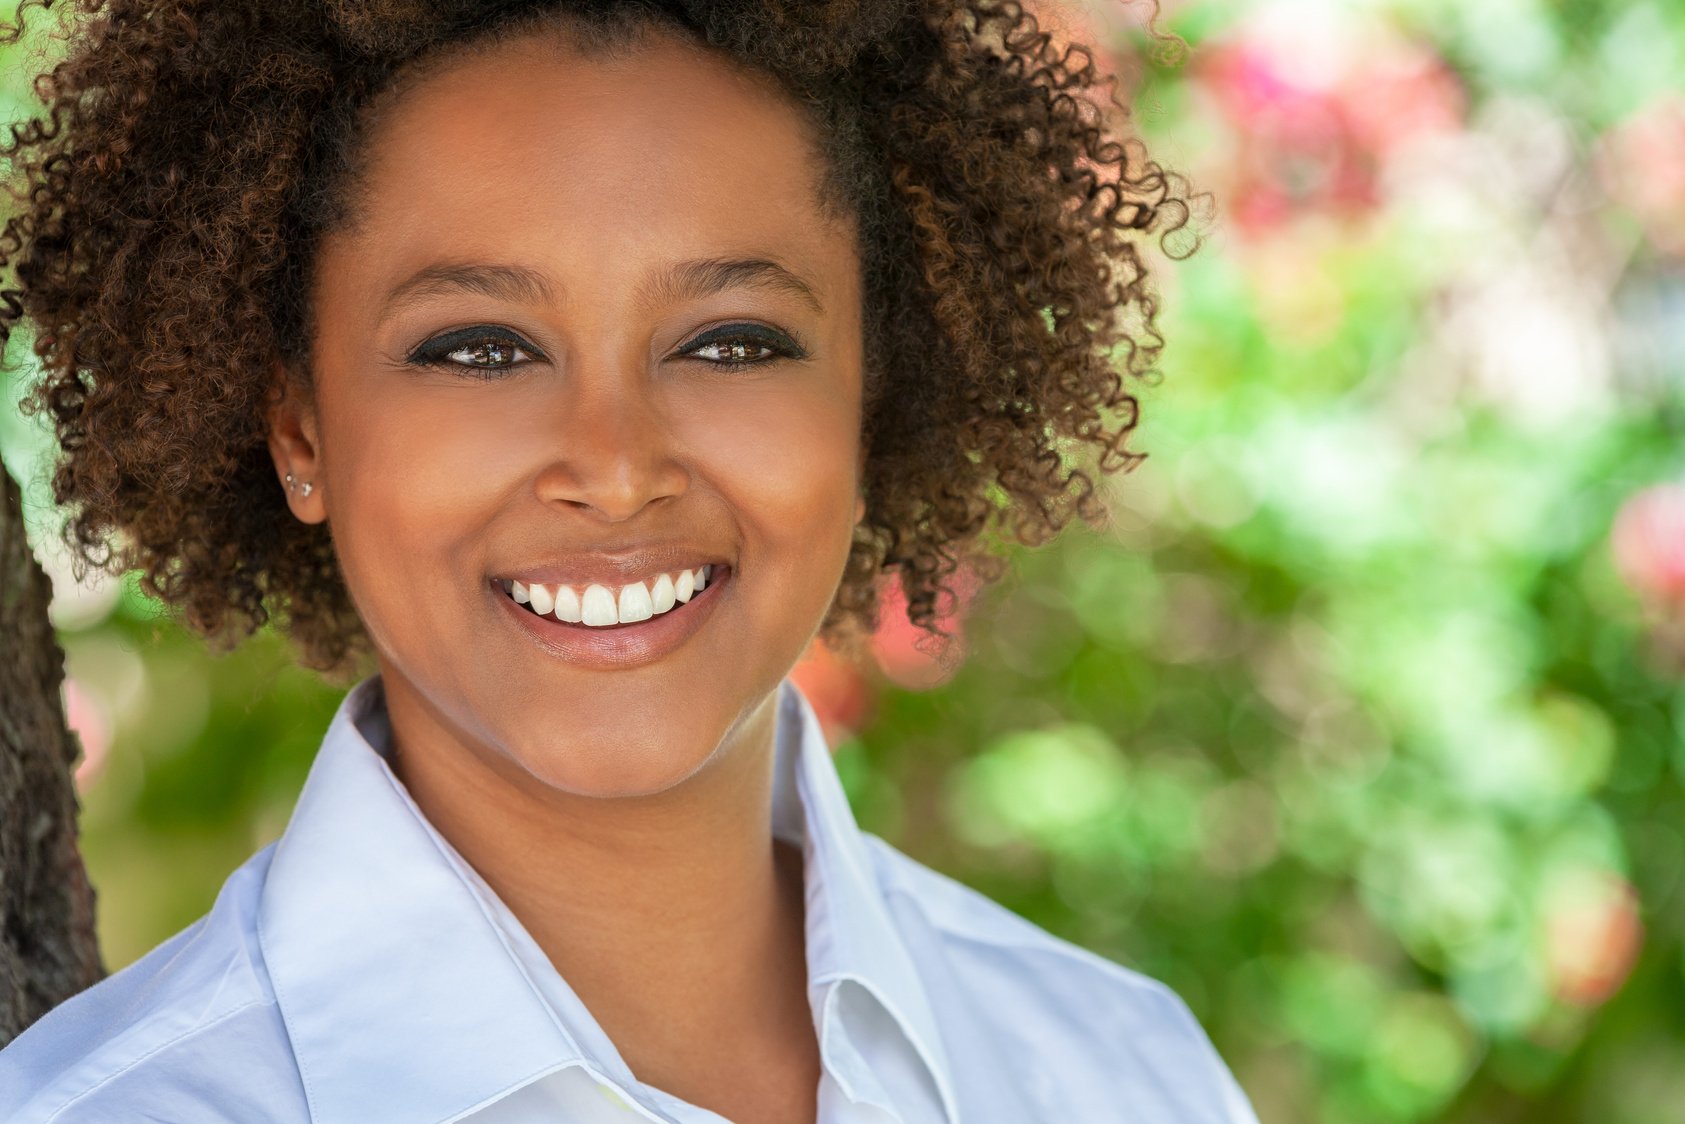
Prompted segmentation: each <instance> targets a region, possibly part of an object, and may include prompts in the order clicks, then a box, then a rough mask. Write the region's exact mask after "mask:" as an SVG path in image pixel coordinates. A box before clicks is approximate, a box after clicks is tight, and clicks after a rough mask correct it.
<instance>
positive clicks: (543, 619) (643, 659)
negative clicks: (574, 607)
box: [488, 564, 734, 668]
mask: <svg viewBox="0 0 1685 1124" xmlns="http://www.w3.org/2000/svg"><path fill="white" fill-rule="evenodd" d="M707 570H708V572H707V573H706V574H705V575H704V584H703V587H702V589H701V591H700V592H694V591H693V592H692V593H691V595H690V597H689V599H688V600H686V601H679V600H678V599H677V588H675V591H674V602H673V604H672V605H671V606H670V607H669V608H667V609H665V610H663V611H662V612H659V613H656V612H654V611H653V607H654V604H655V593H654V592H652V591H650V590H649V586H650V585H652V584H654V583H653V582H647V581H646V582H643V583H636V584H638V585H639V586H640V587H642V588H643V589H644V590H645V596H647V597H649V599H650V601H651V606H650V608H651V614H650V615H649V616H648V617H641V616H640V613H641V611H642V606H641V605H640V604H639V603H638V595H637V594H636V593H635V592H634V593H632V594H630V595H629V602H630V603H629V604H628V607H629V608H630V609H631V616H632V617H633V618H635V619H632V620H628V621H624V622H622V621H620V620H619V610H620V608H621V606H622V604H623V603H625V602H627V600H628V598H627V597H626V596H623V591H624V590H626V589H627V588H628V587H621V589H620V590H617V591H615V593H614V594H613V600H614V607H615V610H616V623H614V624H612V625H609V624H604V625H596V626H593V625H588V624H586V623H584V621H583V620H580V621H577V622H574V621H565V620H558V619H557V617H556V616H555V612H556V608H555V606H554V605H552V607H551V611H550V613H549V614H548V615H543V616H541V615H539V613H537V612H536V611H535V609H534V606H533V604H532V597H531V592H532V590H531V587H528V590H527V593H528V602H527V604H525V605H522V604H517V603H516V601H515V599H514V597H513V596H512V594H513V588H512V587H513V582H509V583H505V582H503V581H493V582H490V583H488V590H489V592H490V595H491V596H492V597H493V598H495V599H496V601H497V602H498V608H499V609H500V611H501V612H502V613H503V614H504V615H505V616H506V617H508V618H509V619H510V620H511V621H512V622H513V623H514V624H515V625H516V626H517V627H519V628H521V629H522V631H523V632H524V633H525V634H526V635H527V636H528V637H530V638H531V639H533V640H536V641H537V642H538V644H539V646H540V647H541V648H543V649H545V650H546V651H547V652H548V653H549V654H551V655H553V656H556V657H558V658H560V659H563V660H566V661H567V662H569V663H573V664H578V665H583V666H590V667H600V668H629V667H636V666H639V665H642V664H647V663H653V662H654V661H656V660H659V659H660V658H662V657H663V656H665V655H667V654H668V653H669V652H671V651H673V650H674V649H676V648H677V647H679V645H681V644H683V643H684V642H685V641H686V640H688V639H689V638H690V637H691V636H692V635H694V634H695V633H696V631H697V630H698V629H700V628H701V627H702V626H703V625H704V624H705V623H706V622H707V620H708V618H709V617H710V616H712V615H713V612H714V608H715V606H716V605H718V604H719V603H720V602H721V600H722V599H724V598H726V597H727V596H729V593H730V586H731V583H732V579H733V576H734V575H733V573H732V570H731V568H730V567H729V566H725V565H722V564H714V565H712V566H710V567H707ZM676 586H677V583H675V587H676ZM562 588H568V587H562ZM595 588H596V589H597V590H598V592H597V593H592V592H591V587H587V589H586V590H585V591H584V594H583V595H581V596H580V597H579V601H580V606H579V607H580V610H581V614H582V615H583V613H584V611H585V609H586V607H587V604H586V603H587V598H589V600H590V602H592V603H594V611H595V612H596V613H599V614H600V613H601V612H602V610H603V599H604V598H607V597H609V596H610V594H609V593H608V592H607V588H606V587H604V586H597V587H595ZM554 589H555V587H545V592H548V593H551V596H552V597H554V592H553V590H554ZM576 592H577V591H576ZM597 619H601V618H600V616H599V617H598V618H597Z"/></svg>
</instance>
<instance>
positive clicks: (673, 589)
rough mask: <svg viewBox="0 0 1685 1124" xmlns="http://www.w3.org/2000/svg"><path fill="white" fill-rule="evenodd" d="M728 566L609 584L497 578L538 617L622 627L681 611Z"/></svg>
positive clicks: (590, 626)
mask: <svg viewBox="0 0 1685 1124" xmlns="http://www.w3.org/2000/svg"><path fill="white" fill-rule="evenodd" d="M729 573H730V569H729V567H726V566H717V565H715V564H713V563H709V564H707V565H703V566H698V567H696V568H695V569H694V570H675V571H671V572H668V573H662V574H657V575H656V576H654V577H653V578H649V579H646V580H644V581H636V582H632V583H630V584H627V585H618V586H608V585H600V584H597V583H591V584H589V585H584V586H574V585H553V584H539V583H537V582H534V583H532V584H530V585H527V584H523V583H521V582H519V581H514V580H511V579H499V580H497V581H495V582H494V583H493V584H495V585H496V586H497V587H498V589H499V590H501V591H502V593H503V595H504V596H505V597H508V598H509V600H511V601H513V602H514V603H515V604H517V605H519V606H521V607H522V608H523V609H525V610H526V611H527V612H529V613H531V614H533V615H534V616H538V617H543V618H544V619H546V620H554V621H559V622H561V623H562V624H569V625H575V626H578V627H580V628H588V629H605V630H606V629H613V628H623V627H626V626H628V625H636V624H642V623H643V622H645V621H648V620H652V619H654V618H658V617H664V616H667V615H668V614H671V613H677V612H682V611H683V610H684V609H685V607H686V606H687V605H688V604H689V603H690V602H691V601H692V600H694V599H695V598H696V597H697V596H698V595H699V594H701V593H702V592H703V591H704V590H706V589H707V588H708V587H709V586H710V585H717V584H719V583H720V582H722V581H724V580H725V578H726V577H727V575H728V574H729Z"/></svg>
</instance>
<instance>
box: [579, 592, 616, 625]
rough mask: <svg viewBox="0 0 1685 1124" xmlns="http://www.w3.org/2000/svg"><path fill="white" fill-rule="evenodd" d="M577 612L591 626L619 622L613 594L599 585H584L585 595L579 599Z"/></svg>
mask: <svg viewBox="0 0 1685 1124" xmlns="http://www.w3.org/2000/svg"><path fill="white" fill-rule="evenodd" d="M579 613H580V619H581V620H582V621H584V622H585V623H586V624H587V625H589V626H590V627H592V628H602V627H603V626H604V625H611V624H619V623H620V617H619V614H618V613H616V612H615V608H614V594H612V593H610V592H609V591H608V590H607V589H605V588H604V587H602V586H600V585H588V586H586V587H585V596H584V597H581V598H580V599H579Z"/></svg>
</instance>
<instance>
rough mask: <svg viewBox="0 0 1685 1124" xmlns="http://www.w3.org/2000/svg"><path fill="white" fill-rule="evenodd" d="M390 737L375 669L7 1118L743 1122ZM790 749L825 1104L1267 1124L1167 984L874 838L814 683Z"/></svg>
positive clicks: (1183, 1123)
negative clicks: (634, 1029) (636, 1041)
mask: <svg viewBox="0 0 1685 1124" xmlns="http://www.w3.org/2000/svg"><path fill="white" fill-rule="evenodd" d="M389 735H390V726H389V725H388V722H387V718H386V712H385V709H384V700H383V695H382V693H381V686H380V680H379V678H378V677H377V678H371V679H368V680H365V681H364V682H363V683H361V684H359V685H358V686H357V687H355V688H354V689H353V690H352V691H351V692H350V693H349V694H348V695H347V696H346V698H345V700H344V702H343V703H342V704H341V706H340V708H339V712H338V713H337V714H336V715H335V717H334V720H333V723H332V725H331V726H330V727H329V729H328V732H327V734H326V736H325V737H324V739H323V743H322V748H321V751H320V752H319V753H318V755H317V758H316V761H315V763H314V765H313V766H312V768H311V771H310V776H309V779H308V780H307V781H306V783H305V786H304V790H303V792H302V793H301V794H300V796H299V800H298V805H297V807H296V808H295V809H294V812H293V816H292V819H291V821H290V822H289V824H288V826H287V829H286V831H285V833H284V834H283V835H282V836H281V838H280V839H278V840H277V841H276V842H274V843H272V844H270V845H269V846H267V847H265V848H264V849H263V850H261V851H259V852H258V853H257V854H255V855H253V856H252V857H251V858H250V859H249V860H247V861H246V863H245V864H244V865H242V866H241V867H240V868H239V869H238V870H236V871H235V872H234V873H233V874H232V875H230V876H229V878H228V880H227V882H226V883H225V884H224V885H223V888H222V891H221V893H220V894H219V895H218V897H217V900H216V904H215V906H214V907H213V908H212V909H211V911H210V913H209V914H207V915H206V916H204V917H202V918H200V919H199V920H198V921H196V922H194V923H193V924H192V925H191V926H189V927H188V928H187V929H185V930H183V931H182V932H180V933H178V934H176V935H175V936H174V937H171V938H170V939H169V940H167V941H165V942H164V943H163V944H161V945H159V946H158V947H157V948H156V949H154V950H153V951H152V952H150V953H148V954H147V955H146V956H144V957H142V958H141V959H140V960H138V961H136V962H135V963H134V964H132V965H130V966H128V967H127V968H125V969H123V970H122V971H120V972H117V973H116V974H114V975H112V976H111V977H110V978H108V979H106V980H104V981H103V982H101V983H99V984H97V985H95V986H94V987H92V988H90V989H89V990H87V991H85V992H83V993H82V994H81V995H78V996H76V997H74V998H73V999H71V1000H69V1001H68V1002H66V1003H64V1004H62V1005H61V1006H59V1007H58V1008H56V1009H55V1010H53V1011H52V1012H51V1013H50V1014H48V1015H47V1016H46V1017H45V1018H43V1019H42V1020H40V1021H39V1022H37V1023H36V1024H35V1025H34V1026H32V1027H30V1028H29V1029H28V1030H27V1031H25V1032H24V1033H23V1034H22V1035H20V1036H19V1037H18V1038H17V1039H16V1040H15V1041H13V1042H12V1043H11V1044H10V1045H9V1046H7V1047H6V1048H5V1049H4V1050H0V1120H4V1121H7V1122H8V1124H45V1122H47V1121H53V1122H56V1124H71V1122H77V1124H81V1122H94V1121H102V1122H103V1121H125V1122H127V1121H134V1122H142V1121H158V1122H168V1124H200V1122H210V1121H218V1122H224V1121H239V1122H241V1124H249V1122H265V1121H275V1122H283V1121H284V1122H288V1124H302V1122H306V1121H310V1122H315V1124H371V1122H380V1121H402V1122H406V1124H410V1122H416V1124H419V1122H442V1121H458V1120H462V1121H472V1122H473V1124H517V1122H519V1124H526V1122H534V1124H536V1122H538V1121H568V1122H573V1124H631V1122H636V1121H666V1122H671V1124H701V1122H711V1124H718V1122H720V1121H721V1120H722V1119H723V1118H722V1117H720V1116H718V1115H716V1114H715V1113H712V1112H709V1111H707V1110H705V1109H701V1108H698V1107H695V1106H693V1105H689V1104H686V1103H685V1102H683V1101H681V1100H679V1099H678V1098H677V1097H674V1096H671V1095H669V1094H667V1093H664V1092H662V1091H661V1090H659V1089H656V1088H653V1087H651V1086H648V1085H645V1084H643V1083H641V1082H639V1081H638V1080H637V1079H636V1078H635V1077H634V1076H633V1075H632V1073H631V1072H630V1071H629V1070H628V1068H627V1066H626V1064H625V1062H624V1061H623V1059H622V1058H621V1057H620V1054H619V1052H618V1051H617V1050H616V1049H615V1047H614V1044H613V1043H612V1042H610V1041H609V1039H608V1038H607V1036H606V1035H605V1034H604V1032H603V1030H602V1028H601V1027H600V1026H599V1025H598V1024H597V1022H596V1020H595V1019H594V1018H593V1017H592V1016H591V1014H590V1013H589V1012H588V1011H587V1010H586V1009H585V1007H584V1005H583V1004H582V1003H581V1002H580V1001H579V998H578V997H577V996H576V995H575V994H574V992H573V990H572V989H571V988H570V987H569V986H568V984H567V982H566V981H565V980H564V979H563V978H562V977H561V976H560V975H559V974H558V973H557V972H556V971H555V969H554V968H553V967H552V966H551V964H550V962H549V960H548V959H547V958H546V957H545V956H544V954H543V952H542V951H541V950H540V949H539V948H538V946H537V945H536V943H535V942H534V941H533V940H532V938H531V937H530V936H529V935H528V934H527V932H526V930H525V929H524V928H523V927H522V925H521V924H520V922H519V921H518V920H516V918H515V917H514V915H513V914H511V913H510V912H509V911H508V909H507V908H506V907H505V906H504V905H503V903H502V902H501V901H500V900H499V899H498V897H497V895H496V894H495V893H493V892H492V891H491V889H490V888H489V887H488V886H487V885H486V884H485V882H484V881H483V880H482V879H481V878H480V877H479V876H478V874H477V873H476V872H475V871H474V870H473V869H472V868H471V867H470V866H469V865H468V864H467V863H466V862H465V861H464V860H463V859H462V857H461V856H460V855H459V854H458V853H457V852H456V851H455V849H454V848H452V847H451V846H450V844H449V843H447V842H446V841H445V839H444V838H443V837H442V836H440V835H439V834H438V832H437V831H435V830H434V829H433V827H432V825H431V824H430V823H429V822H428V821H427V819H426V818H425V817H424V816H423V815H422V814H421V811H420V810H419V809H418V808H417V807H416V805H415V803H414V802H413V801H412V800H411V799H410V797H409V794H408V792H407V791H406V790H405V789H404V787H403V785H402V783H401V782H399V781H398V780H397V778H396V777H395V776H394V774H393V773H392V771H391V769H390V768H389V767H388V763H387V759H386V757H385V752H386V747H387V746H388V745H389ZM776 754H777V756H776V762H775V775H774V796H773V807H772V820H773V831H774V834H776V835H777V836H779V837H780V838H784V839H788V840H791V841H792V842H798V841H799V842H800V844H801V846H802V852H803V855H804V877H805V879H806V887H807V889H806V894H807V899H806V900H807V963H808V978H809V991H808V997H809V1001H810V1004H811V1007H812V1010H813V1016H814V1026H815V1029H816V1031H817V1033H818V1035H819V1041H820V1047H821V1055H822V1058H823V1062H824V1072H823V1076H822V1078H821V1082H820V1087H819V1088H818V1089H817V1090H816V1098H817V1100H816V1103H817V1105H818V1109H819V1112H818V1119H819V1121H820V1124H894V1122H899V1124H1031V1122H1040V1121H1047V1122H1058V1124H1085V1122H1090V1121H1093V1122H1096V1124H1099V1122H1111V1121H1116V1122H1120V1124H1121V1122H1129V1124H1172V1122H1174V1124H1256V1117H1255V1116H1254V1115H1253V1111H1252V1108H1251V1106H1250V1104H1249V1103H1248V1102H1247V1099H1246V1097H1245V1095H1244V1094H1243V1093H1242V1092H1241V1090H1240V1087H1239V1086H1238V1084H1237V1083H1236V1082H1235V1080H1234V1078H1233V1077H1232V1076H1231V1074H1230V1073H1229V1070H1228V1069H1227V1068H1226V1067H1225V1066H1224V1064H1223V1062H1222V1061H1221V1059H1220V1058H1219V1057H1218V1056H1217V1053H1216V1051H1215V1050H1214V1049H1213V1048H1212V1045H1211V1042H1210V1040H1209V1039H1208V1038H1207V1036H1206V1034H1205V1032H1204V1031H1203V1030H1202V1029H1201V1027H1200V1025H1199V1023H1198V1022H1197V1021H1196V1020H1195V1019H1194V1017H1193V1016H1192V1014H1191V1013H1190V1012H1189V1010H1188V1008H1187V1006H1186V1005H1185V1004H1184V1003H1183V1002H1182V1001H1181V999H1180V998H1179V997H1178V996H1177V995H1176V994H1175V993H1174V992H1172V991H1171V990H1170V989H1169V988H1167V987H1166V986H1164V985H1163V984H1161V983H1159V982H1157V981H1156V980H1153V979H1150V978H1148V977H1146V976H1143V975H1141V974H1140V973H1138V972H1134V971H1132V970H1130V969H1127V968H1124V967H1121V966H1120V965H1117V964H1115V963H1113V962H1111V961H1109V960H1106V959H1104V958H1102V957H1099V956H1097V955H1094V954H1093V953H1090V952H1087V951H1086V950H1084V949H1082V948H1079V947H1077V946H1076V945H1073V944H1070V943H1068V942H1066V941H1062V940H1060V939H1058V938H1056V937H1054V936H1052V935H1051V934H1049V933H1047V932H1046V931H1044V930H1042V929H1040V928H1038V927H1037V926H1035V925H1033V924H1031V923H1030V922H1028V921H1026V920H1024V919H1023V918H1021V917H1019V916H1017V915H1016V914H1014V913H1012V912H1010V911H1009V910H1007V909H1005V908H1003V907H1001V906H999V905H997V904H996V903H994V902H993V901H991V900H989V899H988V898H986V897H984V896H983V895H981V894H979V893H977V892H975V891H973V890H971V889H969V888H967V887H965V886H964V885H962V884H960V883H958V882H956V881H953V880H952V879H949V878H947V877H945V876H943V875H941V874H938V873H936V872H935V871H933V870H931V869H929V868H928V867H925V866H922V865H920V864H919V863H917V862H915V861H913V860H912V859H911V858H909V857H907V856H906V855H904V854H902V853H901V852H900V851H898V850H896V849H895V848H894V847H892V846H890V845H889V844H888V843H885V842H884V841H883V840H881V839H879V838H878V837H877V836H875V835H870V834H867V833H864V832H862V831H861V830H860V829H859V826H858V825H857V824H856V823H855V820H854V817H853V814H852V812H851V811H850V809H849V806H848V802H847V799H846V797H845V795H844V792H843V789H842V786H841V784H840V782H839V780H838V777H837V773H836V768H835V765H834V763H833V761H832V759H831V755H830V752H829V751H828V749H827V747H826V744H825V741H824V737H823V734H822V732H821V730H820V726H819V723H818V721H817V720H816V719H815V717H814V715H813V712H812V710H811V709H810V708H809V706H808V704H807V702H806V700H805V699H803V698H802V696H801V694H800V693H799V692H798V691H797V690H796V689H795V687H793V686H791V685H790V684H788V683H786V684H785V685H784V686H783V687H782V688H781V696H780V699H779V724H778V736H777V750H776ZM754 1064H755V1059H753V1058H744V1059H743V1065H744V1067H745V1068H746V1069H747V1068H749V1067H752V1066H754Z"/></svg>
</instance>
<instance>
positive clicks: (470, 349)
mask: <svg viewBox="0 0 1685 1124" xmlns="http://www.w3.org/2000/svg"><path fill="white" fill-rule="evenodd" d="M516 355H525V356H527V358H526V359H525V360H522V361H516V360H515V358H514V357H515V356H516ZM543 358H544V356H543V354H542V353H540V352H539V351H538V349H537V348H535V347H533V346H532V345H531V344H529V343H527V342H526V341H524V340H522V339H520V338H518V337H516V336H512V335H509V334H507V333H504V332H488V331H487V330H486V329H485V328H483V327H480V328H464V329H462V330H461V331H456V332H447V333H445V334H444V335H442V336H435V337H434V338H432V339H430V340H428V341H427V342H426V343H424V344H422V345H421V346H420V347H418V348H416V349H415V350H414V351H413V352H411V353H410V356H409V359H408V362H410V363H412V364H415V365H416V366H420V367H458V368H466V369H467V370H468V371H469V372H475V374H471V375H469V377H477V378H489V377H492V376H493V375H496V374H499V373H501V372H504V371H510V370H513V369H514V368H516V367H524V366H526V365H527V363H530V362H535V361H537V360H541V359H543Z"/></svg>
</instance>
